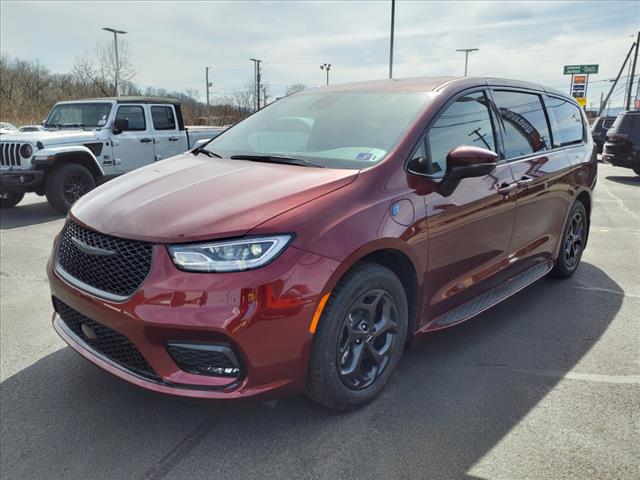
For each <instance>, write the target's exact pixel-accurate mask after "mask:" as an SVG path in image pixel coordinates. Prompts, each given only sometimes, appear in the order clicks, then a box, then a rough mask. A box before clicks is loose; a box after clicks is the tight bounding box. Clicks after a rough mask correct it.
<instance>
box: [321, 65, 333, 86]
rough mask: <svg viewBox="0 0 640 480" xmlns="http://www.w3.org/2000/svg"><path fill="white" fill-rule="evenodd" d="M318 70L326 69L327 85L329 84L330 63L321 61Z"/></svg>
mask: <svg viewBox="0 0 640 480" xmlns="http://www.w3.org/2000/svg"><path fill="white" fill-rule="evenodd" d="M320 70H326V71H327V85H329V71H330V70H331V64H330V63H323V64H322V65H320Z"/></svg>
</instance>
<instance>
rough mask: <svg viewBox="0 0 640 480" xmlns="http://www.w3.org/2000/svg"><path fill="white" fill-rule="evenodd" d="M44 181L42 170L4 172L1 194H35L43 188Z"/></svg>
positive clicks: (0, 176) (0, 177)
mask: <svg viewBox="0 0 640 480" xmlns="http://www.w3.org/2000/svg"><path fill="white" fill-rule="evenodd" d="M43 181H44V172H43V171H42V170H2V171H0V192H2V193H24V192H34V191H36V190H38V189H39V188H40V187H41V186H42V183H43Z"/></svg>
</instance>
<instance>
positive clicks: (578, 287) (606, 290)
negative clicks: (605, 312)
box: [561, 283, 640, 298]
mask: <svg viewBox="0 0 640 480" xmlns="http://www.w3.org/2000/svg"><path fill="white" fill-rule="evenodd" d="M561 286H563V287H567V288H575V289H576V290H586V291H589V292H602V293H610V294H612V295H619V296H621V297H630V298H640V295H636V294H635V293H627V292H625V291H618V290H611V289H610V288H601V287H586V286H582V285H570V284H567V283H565V284H562V285H561Z"/></svg>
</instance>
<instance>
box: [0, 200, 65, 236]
mask: <svg viewBox="0 0 640 480" xmlns="http://www.w3.org/2000/svg"><path fill="white" fill-rule="evenodd" d="M61 218H64V215H60V214H59V213H58V212H56V211H55V210H54V209H53V208H51V206H50V205H49V204H48V203H47V201H46V200H43V201H42V202H40V203H28V204H25V205H17V206H16V207H13V208H8V209H3V210H0V231H1V230H8V229H10V228H19V227H28V226H31V225H38V224H40V223H45V222H51V221H52V220H58V219H61Z"/></svg>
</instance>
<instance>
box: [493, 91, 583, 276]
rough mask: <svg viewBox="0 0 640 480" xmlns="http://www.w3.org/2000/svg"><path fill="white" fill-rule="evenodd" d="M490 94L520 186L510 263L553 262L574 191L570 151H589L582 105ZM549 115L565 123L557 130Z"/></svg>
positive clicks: (535, 95) (524, 94)
mask: <svg viewBox="0 0 640 480" xmlns="http://www.w3.org/2000/svg"><path fill="white" fill-rule="evenodd" d="M491 94H492V96H493V100H494V102H495V104H496V106H497V108H498V111H499V114H500V123H501V128H502V135H503V139H504V148H505V156H506V159H507V162H508V163H509V165H510V167H511V170H512V171H513V175H514V177H515V180H516V185H517V188H516V191H515V192H514V196H515V198H516V200H517V205H518V218H517V220H516V223H515V227H514V230H513V238H512V240H511V259H510V262H511V264H513V265H514V267H515V268H516V269H517V270H524V269H526V268H527V267H531V266H533V265H534V264H536V263H542V262H546V261H549V260H550V259H551V257H552V255H553V252H554V249H555V248H556V245H557V244H558V242H559V240H560V237H561V236H562V233H563V228H564V221H565V218H566V215H567V213H568V210H569V203H570V199H571V191H572V186H571V184H570V181H569V180H570V177H571V168H572V167H571V161H570V158H569V156H568V151H569V150H568V149H571V152H575V153H579V152H581V151H582V150H584V148H583V147H581V145H582V144H583V143H584V138H586V134H587V133H586V128H585V126H584V125H583V122H582V114H581V113H580V111H579V109H578V107H577V106H575V105H573V104H571V103H569V102H566V101H564V100H562V99H560V98H555V99H553V101H552V102H550V103H549V104H548V105H547V108H545V104H544V102H543V98H544V97H543V95H541V94H540V93H539V92H535V91H527V90H512V89H499V88H498V87H496V88H495V89H493V90H492V91H491ZM549 107H551V108H550V109H549ZM548 109H549V110H550V111H549V112H547V110H548ZM553 111H555V113H554V112H553ZM548 113H550V114H548ZM550 117H557V118H558V120H559V122H561V123H558V124H557V125H558V128H557V129H555V130H554V131H553V132H552V130H551V128H550ZM576 147H577V149H576ZM588 158H589V156H588V155H587V158H586V160H588Z"/></svg>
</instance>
